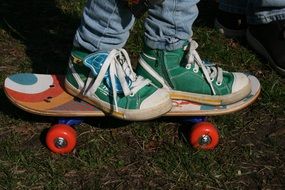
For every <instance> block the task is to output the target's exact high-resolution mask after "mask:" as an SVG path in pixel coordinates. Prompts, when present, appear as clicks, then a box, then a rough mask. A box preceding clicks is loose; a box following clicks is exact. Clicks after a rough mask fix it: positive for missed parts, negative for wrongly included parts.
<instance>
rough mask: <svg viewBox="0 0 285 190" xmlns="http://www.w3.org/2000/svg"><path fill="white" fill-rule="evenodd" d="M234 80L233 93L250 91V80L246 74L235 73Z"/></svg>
mask: <svg viewBox="0 0 285 190" xmlns="http://www.w3.org/2000/svg"><path fill="white" fill-rule="evenodd" d="M233 75H234V82H233V86H232V93H238V92H242V93H247V94H248V93H249V92H250V89H251V87H250V81H249V78H248V77H247V75H246V74H244V73H233Z"/></svg>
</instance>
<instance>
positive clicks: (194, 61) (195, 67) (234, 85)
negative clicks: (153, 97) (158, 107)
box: [136, 40, 251, 105]
mask: <svg viewBox="0 0 285 190" xmlns="http://www.w3.org/2000/svg"><path fill="white" fill-rule="evenodd" d="M197 47H198V44H197V43H196V42H195V41H194V40H192V41H191V43H190V44H189V45H187V46H185V47H184V48H181V49H177V50H174V51H165V50H154V49H150V48H148V47H145V49H144V51H143V53H141V56H140V58H139V64H138V66H137V70H136V71H137V73H138V74H140V75H142V76H144V77H145V78H149V79H150V80H152V81H153V83H154V84H155V85H157V86H158V87H160V88H165V89H168V90H169V92H170V96H171V98H172V99H184V100H190V101H194V102H199V103H204V104H209V105H226V104H231V103H234V102H237V101H239V100H241V99H243V98H244V97H246V96H247V95H248V94H249V93H250V91H251V85H250V82H249V79H248V77H247V75H245V74H243V73H231V72H226V71H223V70H222V69H221V68H219V67H217V66H215V65H213V64H210V63H207V62H204V61H202V60H201V59H200V57H199V55H198V53H197V51H196V48H197Z"/></svg>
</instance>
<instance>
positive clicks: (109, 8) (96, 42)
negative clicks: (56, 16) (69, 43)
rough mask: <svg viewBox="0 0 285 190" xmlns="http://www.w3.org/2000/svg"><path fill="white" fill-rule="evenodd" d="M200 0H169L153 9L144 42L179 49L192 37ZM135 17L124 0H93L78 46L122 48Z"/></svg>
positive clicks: (77, 37)
mask: <svg viewBox="0 0 285 190" xmlns="http://www.w3.org/2000/svg"><path fill="white" fill-rule="evenodd" d="M198 2H199V0H165V1H164V2H163V3H162V4H160V5H154V6H153V7H151V8H150V9H149V13H148V16H147V18H146V19H145V21H144V26H145V31H144V41H145V43H146V45H148V46H149V47H151V48H153V49H165V50H175V49H178V48H181V47H182V46H183V44H184V43H185V41H187V40H189V39H190V38H191V37H192V24H193V22H194V21H195V19H196V17H197V16H198V9H197V6H196V4H197V3H198ZM134 22H135V18H134V16H133V15H132V13H131V12H130V10H129V9H128V8H126V7H125V6H124V5H123V3H122V2H121V0H89V1H88V3H87V5H86V6H85V8H84V10H83V17H82V21H81V25H80V26H79V28H78V30H77V31H76V34H75V38H74V46H76V47H83V48H85V49H87V50H89V51H90V52H95V51H99V50H104V51H110V50H112V49H114V48H122V47H123V46H124V45H125V44H126V42H127V40H128V37H129V35H130V31H131V29H132V27H133V25H134Z"/></svg>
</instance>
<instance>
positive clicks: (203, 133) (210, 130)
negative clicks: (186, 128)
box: [189, 121, 219, 150]
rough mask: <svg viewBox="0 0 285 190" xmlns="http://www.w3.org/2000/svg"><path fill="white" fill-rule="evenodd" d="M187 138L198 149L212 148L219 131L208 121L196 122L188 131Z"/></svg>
mask: <svg viewBox="0 0 285 190" xmlns="http://www.w3.org/2000/svg"><path fill="white" fill-rule="evenodd" d="M189 138H190V139H189V140H190V143H191V145H192V146H193V147H195V148H198V149H204V150H210V149H214V148H215V147H216V146H217V145H218V143H219V131H218V129H217V128H216V127H215V126H214V125H213V124H212V123H210V122H205V121H204V122H200V123H196V124H195V125H194V126H193V128H192V129H191V131H190V133H189Z"/></svg>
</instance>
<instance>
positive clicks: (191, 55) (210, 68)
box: [185, 40, 223, 95]
mask: <svg viewBox="0 0 285 190" xmlns="http://www.w3.org/2000/svg"><path fill="white" fill-rule="evenodd" d="M197 48H198V43H197V42H196V41H194V40H191V42H190V47H189V52H188V53H187V64H186V66H185V68H186V69H191V67H192V65H194V68H193V71H194V72H195V73H197V72H198V71H199V67H200V68H201V69H202V72H203V74H204V76H205V78H206V80H207V82H208V84H209V85H210V87H211V90H212V92H213V94H214V95H216V91H215V89H214V86H213V84H212V82H213V80H214V79H216V84H217V85H218V86H220V85H221V84H222V82H223V70H222V69H221V68H220V67H216V66H215V65H214V64H206V63H205V62H204V61H202V60H201V58H200V56H199V54H198V52H197V51H196V49H197Z"/></svg>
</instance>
